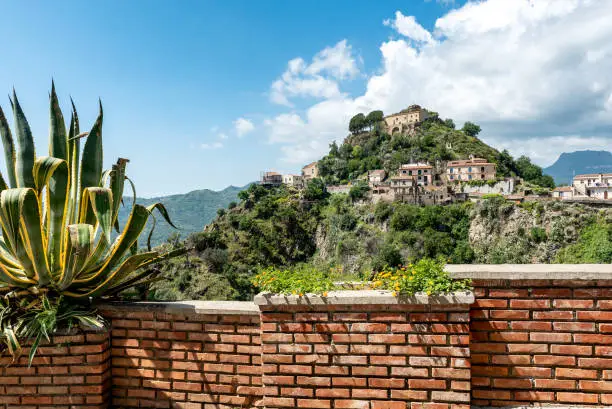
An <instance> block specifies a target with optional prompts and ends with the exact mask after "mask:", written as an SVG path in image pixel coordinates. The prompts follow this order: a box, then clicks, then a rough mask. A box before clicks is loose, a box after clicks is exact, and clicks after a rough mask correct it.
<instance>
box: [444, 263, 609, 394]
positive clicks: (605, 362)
mask: <svg viewBox="0 0 612 409" xmlns="http://www.w3.org/2000/svg"><path fill="white" fill-rule="evenodd" d="M611 267H612V266H609V265H606V266H602V265H595V266H594V265H581V266H575V265H574V266H572V265H554V266H553V265H551V266H544V265H515V266H511V265H506V266H492V265H490V266H471V267H470V266H448V267H447V269H448V270H450V271H451V272H453V275H454V276H455V277H470V278H472V279H473V285H474V293H475V297H476V301H475V303H474V304H473V305H472V307H471V311H470V315H471V322H470V335H471V339H470V351H471V353H472V356H471V360H472V404H473V405H479V406H490V405H492V406H510V405H528V404H537V405H545V404H580V405H611V404H612V274H611V273H612V268H611Z"/></svg>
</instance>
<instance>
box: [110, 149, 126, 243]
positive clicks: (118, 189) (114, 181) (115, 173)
mask: <svg viewBox="0 0 612 409" xmlns="http://www.w3.org/2000/svg"><path fill="white" fill-rule="evenodd" d="M128 162H129V160H128V159H124V158H119V159H117V164H115V165H113V169H112V171H111V174H110V188H111V190H112V191H113V198H115V201H114V202H113V225H114V226H115V229H116V230H117V233H119V206H121V198H122V197H123V188H124V186H125V167H126V165H127V163H128Z"/></svg>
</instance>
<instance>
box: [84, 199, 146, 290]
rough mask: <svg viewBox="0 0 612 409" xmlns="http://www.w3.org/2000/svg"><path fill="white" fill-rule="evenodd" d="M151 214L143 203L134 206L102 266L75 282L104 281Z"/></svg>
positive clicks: (92, 282)
mask: <svg viewBox="0 0 612 409" xmlns="http://www.w3.org/2000/svg"><path fill="white" fill-rule="evenodd" d="M149 215H150V213H149V211H148V210H147V208H146V207H144V206H141V205H136V206H134V208H133V209H132V212H131V213H130V216H129V217H128V220H127V222H126V225H125V228H124V230H123V234H121V235H120V236H119V237H118V238H117V240H116V241H115V243H114V244H113V246H112V247H111V249H110V251H109V253H108V254H107V255H106V256H105V257H104V258H103V259H102V260H103V264H102V265H101V266H100V267H97V266H96V271H95V272H91V270H89V271H86V272H85V274H83V275H82V276H80V277H78V278H77V279H75V280H74V284H75V285H78V286H79V287H83V286H84V285H92V284H95V283H98V282H102V281H103V280H104V279H105V278H106V277H107V276H108V274H109V273H110V272H111V271H113V270H114V268H115V266H116V265H117V264H118V263H120V262H121V260H122V259H123V258H124V256H125V254H126V252H127V251H128V250H129V249H130V247H131V246H132V244H133V243H134V242H135V241H136V240H137V239H138V236H139V235H140V233H142V230H143V229H144V227H145V225H146V224H147V219H148V218H149ZM96 250H97V249H96Z"/></svg>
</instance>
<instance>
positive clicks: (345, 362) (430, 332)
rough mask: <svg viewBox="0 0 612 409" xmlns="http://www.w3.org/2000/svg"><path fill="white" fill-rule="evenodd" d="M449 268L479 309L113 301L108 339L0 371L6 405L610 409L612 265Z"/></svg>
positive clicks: (458, 303)
mask: <svg viewBox="0 0 612 409" xmlns="http://www.w3.org/2000/svg"><path fill="white" fill-rule="evenodd" d="M447 269H448V271H449V272H451V274H452V275H453V276H454V277H456V278H464V277H469V278H472V279H473V280H474V281H473V282H474V287H475V288H474V296H475V299H473V298H472V297H471V295H470V294H457V295H455V298H454V299H450V298H449V297H425V296H423V297H411V298H405V299H398V298H395V297H391V296H390V295H389V294H388V293H387V294H385V293H381V292H378V291H373V292H368V291H342V292H336V293H334V292H331V293H330V294H329V296H328V297H325V298H323V297H318V296H307V297H301V298H300V297H264V296H259V297H257V298H256V300H255V303H253V302H198V301H194V302H177V303H126V304H110V305H104V306H102V307H100V312H101V313H102V315H104V316H105V317H106V318H107V320H108V321H109V324H110V326H111V330H110V332H107V333H79V334H73V335H69V336H61V337H55V338H54V339H53V340H52V341H53V342H52V344H50V345H45V346H43V347H41V349H40V351H39V355H38V357H37V358H36V359H35V360H34V362H33V365H32V367H31V368H28V366H27V358H26V356H27V351H25V352H24V356H23V357H22V358H20V359H19V360H18V361H17V362H16V363H14V364H13V365H11V366H8V367H5V365H2V366H1V367H0V408H1V409H8V408H20V409H24V408H33V409H34V408H35V409H39V408H40V409H42V408H43V407H44V408H49V409H50V408H56V409H57V408H66V409H68V408H69V407H75V408H92V409H94V408H103V407H106V406H108V405H112V406H114V407H121V408H144V407H157V408H187V409H213V408H214V409H235V408H262V407H266V408H294V407H300V408H330V409H331V408H360V409H361V408H365V409H379V408H380V409H382V408H388V409H398V408H400V409H403V408H410V409H463V408H466V409H467V406H468V405H470V404H471V405H477V406H512V405H523V406H525V405H537V406H539V405H547V404H574V405H575V404H582V405H591V406H597V405H599V406H601V405H604V406H605V405H612V266H609V265H605V266H604V265H597V266H593V265H581V266H575V265H552V266H542V265H521V266H517V265H502V266H499V265H498V266H477V265H465V266H447ZM7 363H8V358H6V357H5V358H0V364H7ZM111 371H112V377H111ZM111 390H112V396H111Z"/></svg>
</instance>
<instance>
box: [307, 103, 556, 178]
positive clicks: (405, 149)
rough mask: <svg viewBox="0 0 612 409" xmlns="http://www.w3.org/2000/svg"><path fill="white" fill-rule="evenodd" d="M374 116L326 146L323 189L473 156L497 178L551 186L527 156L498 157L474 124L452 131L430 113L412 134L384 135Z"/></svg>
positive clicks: (361, 119)
mask: <svg viewBox="0 0 612 409" xmlns="http://www.w3.org/2000/svg"><path fill="white" fill-rule="evenodd" d="M379 112H380V111H374V112H372V113H370V114H368V115H367V116H365V115H363V114H359V115H356V116H355V117H353V119H351V125H350V126H349V129H350V130H351V132H352V134H351V135H350V136H349V137H347V138H346V140H345V141H344V143H342V144H341V145H340V146H338V145H337V144H336V143H335V142H334V143H332V144H331V145H330V151H329V154H328V155H326V156H325V157H323V158H322V159H321V160H320V161H319V172H320V175H321V177H323V179H324V180H325V181H326V182H327V183H328V184H344V183H347V182H349V181H353V180H355V179H358V178H360V177H364V176H365V175H366V172H367V171H369V170H374V169H384V170H386V171H387V173H390V174H393V173H395V172H396V171H397V169H398V168H399V166H400V165H402V164H404V163H409V162H416V161H427V162H429V163H430V164H432V165H435V166H436V167H439V166H440V165H441V162H443V161H448V160H455V159H467V158H468V157H469V156H470V155H474V156H476V157H480V158H485V159H487V160H488V161H489V162H492V163H496V164H497V174H498V176H499V177H507V176H520V177H522V178H524V179H525V180H526V181H527V182H530V183H533V184H535V185H538V186H541V187H548V188H552V187H554V181H553V179H552V178H551V177H550V176H547V175H544V174H543V173H542V168H540V167H539V166H537V165H535V164H533V163H531V160H530V159H529V158H528V157H526V156H521V157H520V158H518V159H516V160H515V159H514V158H513V157H512V156H511V155H510V154H509V153H508V151H505V150H504V151H502V152H499V151H497V150H496V149H494V148H492V147H490V146H489V145H487V144H485V143H484V142H482V141H481V140H480V139H479V138H478V137H477V135H478V133H479V132H480V127H479V126H478V125H476V124H473V123H471V122H466V124H465V125H464V126H463V128H462V129H461V130H457V129H455V124H454V123H453V121H452V120H450V119H447V120H442V119H440V118H439V117H438V115H437V114H436V113H435V112H430V113H429V114H430V117H429V118H428V119H426V120H425V121H424V123H423V124H422V126H420V127H419V128H418V129H417V131H416V133H415V134H414V135H411V134H394V135H389V134H387V133H386V132H384V130H383V127H382V126H381V124H380V122H373V121H374V119H377V118H379V117H380V116H381V115H382V113H380V114H379Z"/></svg>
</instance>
